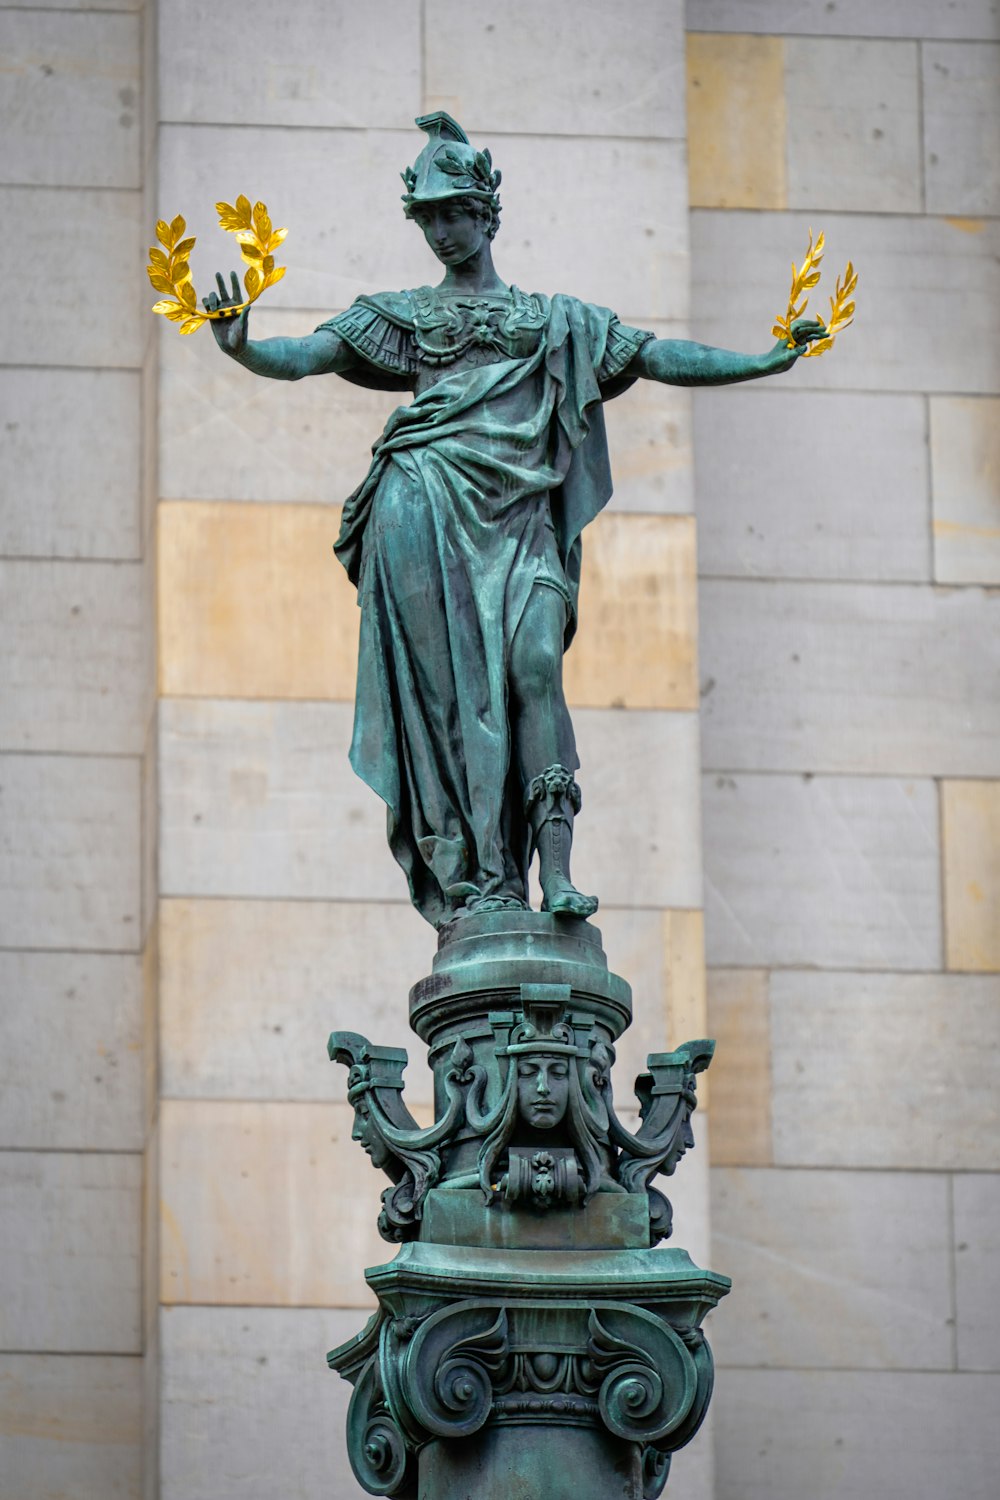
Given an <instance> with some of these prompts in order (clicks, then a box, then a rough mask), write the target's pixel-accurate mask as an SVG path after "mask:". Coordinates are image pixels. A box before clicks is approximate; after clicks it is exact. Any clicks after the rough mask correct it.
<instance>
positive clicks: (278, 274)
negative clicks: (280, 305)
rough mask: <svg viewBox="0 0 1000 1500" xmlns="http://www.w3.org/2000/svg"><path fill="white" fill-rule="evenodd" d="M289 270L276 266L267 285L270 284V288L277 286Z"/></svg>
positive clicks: (285, 267)
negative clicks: (277, 282) (276, 283)
mask: <svg viewBox="0 0 1000 1500" xmlns="http://www.w3.org/2000/svg"><path fill="white" fill-rule="evenodd" d="M287 269H288V267H287V266H275V268H274V270H273V271H272V272H271V274H270V276H269V277H268V278H267V284H268V286H274V284H275V282H276V281H280V280H281V278H282V276H284V274H285V272H286V271H287Z"/></svg>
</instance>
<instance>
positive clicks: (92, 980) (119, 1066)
mask: <svg viewBox="0 0 1000 1500" xmlns="http://www.w3.org/2000/svg"><path fill="white" fill-rule="evenodd" d="M0 995H2V996H3V1013H4V1045H3V1049H2V1050H0V1143H2V1144H3V1146H16V1147H19V1148H21V1149H25V1148H34V1149H36V1150H57V1149H59V1148H62V1149H64V1150H74V1151H81V1150H90V1151H123V1150H124V1151H138V1150H141V1148H142V1136H143V1131H142V1119H141V1107H140V1106H141V1092H142V1090H141V1053H142V1030H141V1018H140V1017H141V980H140V971H139V960H138V959H137V958H135V957H133V956H132V955H125V954H103V953H102V954H97V953H90V954H85V953H12V952H0Z"/></svg>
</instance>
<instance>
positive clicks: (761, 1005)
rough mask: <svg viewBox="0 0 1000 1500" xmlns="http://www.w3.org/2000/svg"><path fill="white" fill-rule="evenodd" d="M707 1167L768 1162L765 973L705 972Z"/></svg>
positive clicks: (768, 1018)
mask: <svg viewBox="0 0 1000 1500" xmlns="http://www.w3.org/2000/svg"><path fill="white" fill-rule="evenodd" d="M708 1034H709V1036H713V1037H714V1038H715V1056H714V1057H713V1059H712V1164H713V1166H746V1167H765V1166H770V1164H771V1013H770V1003H769V1000H768V990H767V971H766V970H764V969H710V970H709V971H708Z"/></svg>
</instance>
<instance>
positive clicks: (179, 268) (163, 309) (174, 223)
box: [146, 193, 288, 333]
mask: <svg viewBox="0 0 1000 1500" xmlns="http://www.w3.org/2000/svg"><path fill="white" fill-rule="evenodd" d="M215 208H216V212H217V213H218V215H219V227H220V228H221V229H225V230H227V231H228V232H229V233H230V234H235V236H236V239H237V241H238V243H239V247H240V256H241V258H242V260H243V261H244V262H245V264H246V265H247V266H248V267H249V270H248V271H247V273H246V275H245V276H244V277H243V285H244V286H245V287H246V292H247V300H246V301H245V302H240V303H237V304H236V305H235V306H234V307H226V308H222V309H219V310H218V311H216V312H209V311H208V309H207V308H205V307H202V305H201V303H200V302H199V300H198V293H197V292H196V291H195V289H194V282H193V281H192V280H191V265H190V260H191V251H192V250H193V249H194V244H195V241H194V236H193V235H191V236H189V237H188V238H185V236H184V231H185V230H186V229H187V224H186V223H185V221H184V219H183V218H182V217H181V215H180V214H178V215H177V217H176V219H172V220H171V222H170V223H169V224H168V223H167V222H166V220H165V219H160V220H159V222H158V223H157V226H156V238H157V239H158V240H159V242H160V245H159V246H157V245H151V246H150V249H149V265H148V266H147V267H146V274H147V276H148V277H149V279H150V282H151V283H152V286H153V290H154V291H157V292H166V293H167V294H168V295H167V296H166V297H164V298H163V300H162V301H160V302H156V303H154V305H153V312H155V313H162V314H163V316H164V317H165V318H169V320H170V322H171V323H179V324H180V332H181V333H195V332H197V330H198V329H199V328H200V327H201V325H202V324H203V323H208V322H211V321H212V320H213V319H217V318H231V317H233V316H234V314H236V313H240V312H243V310H244V308H247V307H249V306H250V304H251V303H252V302H256V301H257V298H258V297H259V296H260V294H261V292H265V291H266V290H267V288H268V287H269V286H274V284H275V283H276V282H278V281H280V280H281V278H282V276H284V274H285V270H286V269H287V268H286V267H285V266H276V265H275V264H274V252H275V250H277V249H278V247H279V245H281V244H282V243H283V242H284V239H285V236H286V235H287V233H288V230H287V229H275V228H274V227H273V226H272V224H271V216H270V214H269V213H268V211H267V206H266V204H263V203H255V204H254V205H253V207H252V208H251V207H250V199H249V198H245V197H244V196H243V194H242V193H241V194H240V196H239V197H238V198H237V200H236V203H235V204H232V203H217V204H216V205H215ZM160 246H162V249H161V248H160Z"/></svg>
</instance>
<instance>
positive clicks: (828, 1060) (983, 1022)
mask: <svg viewBox="0 0 1000 1500" xmlns="http://www.w3.org/2000/svg"><path fill="white" fill-rule="evenodd" d="M771 1045H772V1081H773V1089H774V1094H773V1105H772V1120H773V1132H774V1160H775V1162H776V1163H777V1164H779V1165H783V1166H796V1167H857V1168H869V1167H874V1168H897V1169H903V1168H909V1169H911V1170H913V1171H927V1170H937V1171H947V1170H955V1171H965V1172H968V1171H1000V1095H998V1092H997V1079H996V1071H997V1070H996V1059H997V1057H998V1055H1000V977H997V976H986V975H974V974H864V973H857V972H853V973H852V972H850V971H847V972H843V973H839V974H821V973H817V972H815V971H813V972H809V971H806V970H795V969H786V970H783V971H781V972H777V973H772V975H771ZM873 1101H875V1102H874V1103H873Z"/></svg>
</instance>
